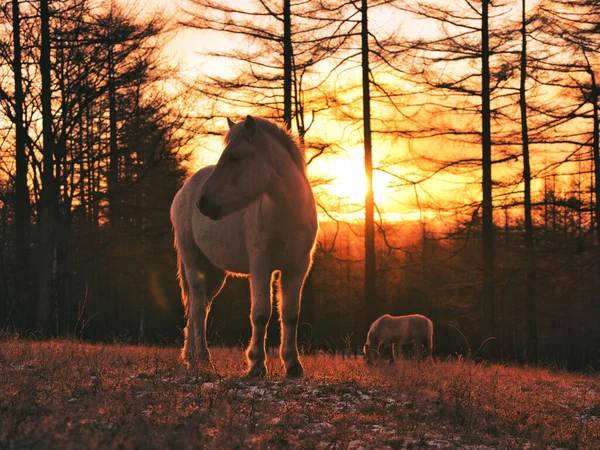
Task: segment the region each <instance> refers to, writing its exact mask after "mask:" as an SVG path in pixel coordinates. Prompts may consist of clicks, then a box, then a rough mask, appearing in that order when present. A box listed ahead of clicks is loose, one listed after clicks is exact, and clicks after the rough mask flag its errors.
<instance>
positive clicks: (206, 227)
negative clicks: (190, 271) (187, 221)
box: [194, 211, 250, 274]
mask: <svg viewBox="0 0 600 450" xmlns="http://www.w3.org/2000/svg"><path fill="white" fill-rule="evenodd" d="M194 214H197V217H196V218H195V219H196V220H195V223H196V226H195V227H194V240H195V242H196V245H197V246H198V248H199V249H200V251H202V253H203V254H204V255H205V256H206V257H207V258H208V260H209V261H210V262H211V263H212V264H214V265H215V266H217V267H218V268H220V269H222V270H225V271H227V272H234V273H242V274H247V273H249V272H250V264H249V258H248V251H247V249H246V238H245V234H244V231H243V230H244V227H243V216H242V214H241V213H239V212H236V213H233V214H230V215H228V216H227V217H224V218H222V219H221V220H218V221H213V220H211V219H209V218H207V217H205V216H203V215H202V214H200V212H199V211H198V212H194Z"/></svg>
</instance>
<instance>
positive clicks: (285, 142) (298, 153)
mask: <svg viewBox="0 0 600 450" xmlns="http://www.w3.org/2000/svg"><path fill="white" fill-rule="evenodd" d="M252 117H253V119H254V120H255V121H256V123H257V124H258V126H259V127H260V129H261V130H263V131H265V132H266V133H268V134H269V135H270V136H271V137H274V138H275V139H277V141H278V142H279V143H280V144H281V145H282V146H283V147H284V148H285V149H286V150H287V151H288V153H289V155H290V156H291V158H292V161H294V164H296V166H298V169H300V171H301V172H304V171H305V163H304V152H303V151H302V149H301V148H300V147H299V145H298V143H297V142H296V140H295V139H294V136H292V134H290V132H288V131H287V130H285V129H284V128H282V127H280V126H279V125H277V124H276V123H273V122H271V121H270V120H267V119H263V118H262V117H255V116H252ZM225 139H226V140H229V133H228V134H227V136H226V137H225Z"/></svg>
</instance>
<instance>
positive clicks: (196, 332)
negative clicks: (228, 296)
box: [184, 252, 225, 364]
mask: <svg viewBox="0 0 600 450" xmlns="http://www.w3.org/2000/svg"><path fill="white" fill-rule="evenodd" d="M205 259H206V258H204V256H203V255H201V254H200V253H199V252H198V255H196V257H195V258H194V261H193V262H194V263H193V264H189V265H187V264H186V278H187V281H188V285H189V299H188V326H187V327H186V328H187V329H186V346H185V347H184V356H185V358H186V362H187V363H188V364H189V363H191V362H192V361H198V362H200V361H209V360H210V353H209V351H208V344H207V340H206V318H207V316H208V312H209V310H210V304H211V302H212V299H213V298H214V297H215V296H216V295H217V294H218V293H219V291H220V290H221V287H222V286H223V281H224V279H225V274H224V273H223V272H222V271H220V270H219V269H217V268H216V267H214V266H212V265H211V264H210V263H208V261H206V260H205Z"/></svg>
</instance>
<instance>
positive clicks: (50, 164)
mask: <svg viewBox="0 0 600 450" xmlns="http://www.w3.org/2000/svg"><path fill="white" fill-rule="evenodd" d="M40 19H41V40H42V45H41V52H40V74H41V78H42V99H41V100H42V126H43V130H42V139H43V146H44V150H43V168H42V188H41V193H40V201H39V203H40V207H39V219H38V224H39V225H38V228H39V242H38V261H37V265H38V273H37V281H38V286H37V289H38V292H37V294H38V295H37V315H36V325H37V328H38V330H39V331H40V332H41V333H42V334H48V333H50V331H51V324H52V322H51V321H52V314H53V295H52V277H53V276H52V274H53V267H54V240H55V236H54V228H55V226H54V224H55V220H56V213H57V209H58V189H57V186H56V179H55V177H54V135H53V130H52V109H51V86H50V82H51V77H50V75H51V74H50V70H51V66H50V25H49V11H48V0H40Z"/></svg>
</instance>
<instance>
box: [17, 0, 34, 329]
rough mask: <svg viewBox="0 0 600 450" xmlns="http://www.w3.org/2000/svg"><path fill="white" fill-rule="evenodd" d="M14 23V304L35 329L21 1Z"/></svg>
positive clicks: (24, 323)
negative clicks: (30, 249)
mask: <svg viewBox="0 0 600 450" xmlns="http://www.w3.org/2000/svg"><path fill="white" fill-rule="evenodd" d="M12 14H13V16H12V22H13V72H14V77H15V99H14V107H15V117H14V122H15V163H16V176H15V227H16V240H17V242H16V262H15V265H14V268H15V278H14V279H15V296H14V299H15V302H16V309H17V310H18V311H19V316H21V319H24V322H23V325H24V326H25V327H27V328H29V327H31V326H33V323H34V321H33V320H31V319H30V317H31V316H33V312H34V311H35V308H34V307H33V305H32V304H31V300H32V298H31V295H30V285H29V282H28V280H29V241H30V238H31V231H30V228H31V221H30V217H31V211H30V204H29V187H28V186H27V171H28V167H27V166H28V164H27V153H26V139H25V138H26V134H25V125H24V123H23V76H22V64H21V18H20V15H19V1H18V0H13V1H12Z"/></svg>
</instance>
